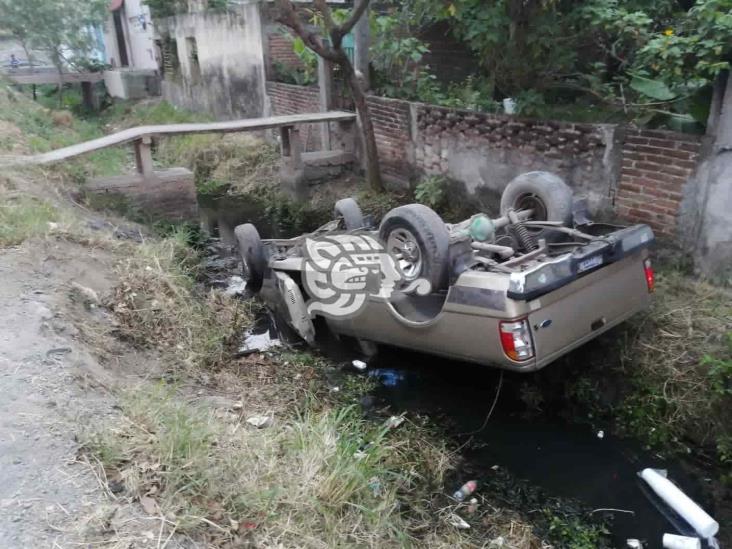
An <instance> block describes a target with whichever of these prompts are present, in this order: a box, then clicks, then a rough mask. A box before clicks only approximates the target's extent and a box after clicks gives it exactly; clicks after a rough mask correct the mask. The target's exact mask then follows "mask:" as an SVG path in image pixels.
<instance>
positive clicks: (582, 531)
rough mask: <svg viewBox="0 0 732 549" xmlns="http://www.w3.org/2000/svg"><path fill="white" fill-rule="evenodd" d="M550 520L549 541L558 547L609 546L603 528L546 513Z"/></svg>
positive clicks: (576, 518)
mask: <svg viewBox="0 0 732 549" xmlns="http://www.w3.org/2000/svg"><path fill="white" fill-rule="evenodd" d="M545 515H546V518H548V519H549V539H550V540H551V541H553V542H554V543H556V544H557V546H558V547H566V548H567V549H596V548H598V547H603V546H605V547H606V546H608V545H607V540H606V539H605V537H604V536H606V535H607V534H608V532H607V530H606V529H605V528H604V527H602V526H597V525H594V524H588V523H587V522H585V521H583V520H580V519H579V518H578V517H576V516H573V517H562V516H560V515H554V514H552V513H551V512H549V511H545Z"/></svg>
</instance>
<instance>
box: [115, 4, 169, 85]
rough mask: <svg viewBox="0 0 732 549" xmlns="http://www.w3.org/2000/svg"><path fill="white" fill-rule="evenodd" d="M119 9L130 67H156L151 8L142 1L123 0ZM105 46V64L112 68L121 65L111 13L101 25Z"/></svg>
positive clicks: (148, 68)
mask: <svg viewBox="0 0 732 549" xmlns="http://www.w3.org/2000/svg"><path fill="white" fill-rule="evenodd" d="M120 9H121V10H122V26H123V30H124V33H125V43H126V46H127V59H128V61H129V67H130V68H133V69H147V70H157V68H158V62H157V60H156V58H155V44H154V42H153V24H152V21H151V18H150V8H148V7H147V6H146V5H145V4H143V3H142V0H125V2H124V3H123V4H122V7H121V8H120ZM104 48H105V53H106V61H107V63H109V64H110V65H112V66H113V67H115V68H117V67H120V53H119V48H118V44H117V37H116V35H115V31H114V22H113V20H112V14H111V13H110V14H109V17H107V22H106V24H105V25H104Z"/></svg>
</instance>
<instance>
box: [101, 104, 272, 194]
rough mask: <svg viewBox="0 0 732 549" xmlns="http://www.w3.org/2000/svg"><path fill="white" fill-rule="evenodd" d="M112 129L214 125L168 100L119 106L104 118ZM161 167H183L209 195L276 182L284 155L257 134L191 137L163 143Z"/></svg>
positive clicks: (158, 156) (160, 146) (159, 155)
mask: <svg viewBox="0 0 732 549" xmlns="http://www.w3.org/2000/svg"><path fill="white" fill-rule="evenodd" d="M102 120H103V121H104V122H106V124H107V126H112V127H115V128H119V129H121V128H127V127H132V126H142V125H150V124H174V123H184V122H210V121H212V120H213V119H212V118H211V117H209V116H207V115H205V114H201V113H193V112H191V111H188V110H186V109H180V108H177V107H175V106H173V105H172V104H170V103H168V102H166V101H146V102H142V103H132V102H118V103H115V104H113V105H112V106H111V107H110V108H108V109H107V110H106V111H105V112H104V113H103V114H102ZM155 160H156V161H157V163H158V164H159V165H160V166H164V167H169V166H183V167H186V168H189V169H190V170H192V171H193V172H194V174H195V178H196V185H197V186H198V188H199V190H201V191H202V192H206V193H220V192H225V191H228V192H233V193H243V192H246V191H248V190H251V189H252V188H254V187H255V186H269V185H273V184H274V183H275V181H276V178H277V174H278V170H279V152H278V151H277V149H276V147H275V146H273V145H271V144H269V143H267V142H266V141H264V140H263V139H261V138H258V137H255V136H254V135H252V134H247V133H240V134H228V135H221V134H210V135H186V136H178V137H171V138H165V139H161V140H160V141H159V142H158V144H157V147H156V150H155Z"/></svg>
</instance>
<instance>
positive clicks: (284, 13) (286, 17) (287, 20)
mask: <svg viewBox="0 0 732 549" xmlns="http://www.w3.org/2000/svg"><path fill="white" fill-rule="evenodd" d="M276 2H277V7H278V8H279V15H278V16H277V22H278V23H282V24H283V25H285V26H286V27H288V28H290V29H292V31H293V32H294V33H295V34H297V35H298V36H299V37H300V38H302V40H303V42H305V45H306V46H307V47H308V48H310V49H311V50H313V51H314V52H315V53H317V54H318V55H320V56H321V57H322V58H323V59H326V60H328V61H332V62H337V61H338V59H339V57H338V55H337V54H336V52H335V51H333V49H331V48H329V47H327V46H326V45H325V44H324V43H323V39H322V37H321V36H319V35H318V34H317V33H316V32H314V31H312V30H310V29H308V28H307V27H306V26H305V25H304V24H303V23H302V21H301V20H300V17H299V16H298V14H297V10H296V9H295V7H294V6H293V5H292V2H290V0H276Z"/></svg>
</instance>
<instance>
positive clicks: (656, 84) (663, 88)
mask: <svg viewBox="0 0 732 549" xmlns="http://www.w3.org/2000/svg"><path fill="white" fill-rule="evenodd" d="M630 87H631V88H633V89H634V90H635V91H637V92H638V93H641V94H643V95H645V96H646V97H650V98H651V99H656V100H658V101H671V100H672V99H676V97H677V94H675V93H674V92H672V91H671V90H670V89H669V87H668V86H667V85H666V83H665V82H663V81H661V80H651V79H650V78H645V77H643V76H638V75H633V79H632V80H631V81H630Z"/></svg>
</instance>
